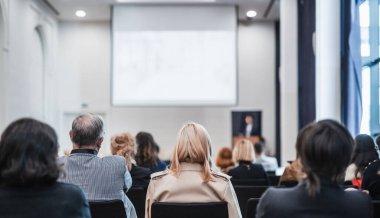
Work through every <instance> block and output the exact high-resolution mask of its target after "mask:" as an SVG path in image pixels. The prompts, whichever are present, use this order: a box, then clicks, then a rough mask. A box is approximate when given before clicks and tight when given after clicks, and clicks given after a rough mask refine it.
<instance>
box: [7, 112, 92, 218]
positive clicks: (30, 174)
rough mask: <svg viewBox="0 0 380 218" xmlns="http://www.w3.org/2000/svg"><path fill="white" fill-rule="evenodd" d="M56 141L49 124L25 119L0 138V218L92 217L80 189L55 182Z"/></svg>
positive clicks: (59, 171)
mask: <svg viewBox="0 0 380 218" xmlns="http://www.w3.org/2000/svg"><path fill="white" fill-rule="evenodd" d="M57 154H58V141H57V135H56V133H55V131H54V130H53V128H52V127H50V126H49V125H47V124H45V123H41V122H40V121H37V120H34V119H30V118H24V119H19V120H16V121H14V122H13V123H11V124H10V125H9V126H8V127H7V128H6V129H5V130H4V132H3V134H2V135H1V140H0V217H3V218H15V217H35V218H37V217H38V218H44V217H46V218H50V217H55V218H66V217H78V218H79V217H91V215H90V210H89V205H88V202H87V200H86V199H85V196H84V194H83V192H82V191H81V190H80V189H79V188H78V187H77V186H74V185H71V184H64V183H60V182H57V179H58V177H59V175H60V173H61V171H62V169H61V168H60V166H59V165H58V163H57Z"/></svg>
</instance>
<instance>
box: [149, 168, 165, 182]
mask: <svg viewBox="0 0 380 218" xmlns="http://www.w3.org/2000/svg"><path fill="white" fill-rule="evenodd" d="M168 174H169V169H166V170H164V171H160V172H156V173H152V174H151V175H150V178H151V179H152V180H157V179H160V178H162V177H164V176H166V175H168Z"/></svg>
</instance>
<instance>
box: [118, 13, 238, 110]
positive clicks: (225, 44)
mask: <svg viewBox="0 0 380 218" xmlns="http://www.w3.org/2000/svg"><path fill="white" fill-rule="evenodd" d="M235 13H236V12H235V8H234V7H233V6H221V5H219V6H211V5H208V6H193V5H187V6H179V5H178V6H168V5H164V6H162V5H161V6H149V5H134V6H123V5H116V6H114V8H113V19H112V22H113V23H112V27H113V28H112V34H113V35H112V38H113V51H112V55H113V60H112V61H113V66H112V67H113V74H112V104H113V105H115V106H129V105H132V106H181V105H182V106H193V105H194V106H196V105H198V106H207V105H234V104H236V100H237V99H236V98H237V73H236V71H237V66H236V60H237V58H236V14H235Z"/></svg>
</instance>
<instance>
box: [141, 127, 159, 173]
mask: <svg viewBox="0 0 380 218" xmlns="http://www.w3.org/2000/svg"><path fill="white" fill-rule="evenodd" d="M136 143H137V152H136V162H137V165H141V166H145V167H156V166H157V162H156V148H155V145H156V143H155V141H154V138H153V136H152V134H150V133H148V132H139V133H137V135H136Z"/></svg>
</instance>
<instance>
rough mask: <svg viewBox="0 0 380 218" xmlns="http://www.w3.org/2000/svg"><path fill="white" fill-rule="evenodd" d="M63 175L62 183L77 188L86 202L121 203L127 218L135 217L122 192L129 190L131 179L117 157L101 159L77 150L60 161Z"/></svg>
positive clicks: (84, 150)
mask: <svg viewBox="0 0 380 218" xmlns="http://www.w3.org/2000/svg"><path fill="white" fill-rule="evenodd" d="M59 161H60V162H61V163H62V164H63V165H64V169H65V175H64V176H63V177H61V178H60V179H59V181H61V182H65V183H71V184H75V185H77V186H79V187H80V188H81V189H82V190H83V192H84V194H85V196H86V198H87V199H88V200H89V201H94V200H112V199H120V200H122V201H123V202H124V206H125V209H126V213H127V217H128V218H134V217H137V216H136V212H135V208H134V207H133V204H132V203H131V201H130V200H129V199H128V197H127V196H126V195H125V193H124V190H127V189H129V188H130V187H131V186H132V178H131V175H130V173H129V171H128V170H127V167H126V165H125V159H124V158H123V157H119V156H108V157H103V158H100V157H98V156H97V155H96V151H95V150H89V149H76V150H73V152H72V153H71V154H70V156H69V157H66V156H65V157H60V158H59Z"/></svg>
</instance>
